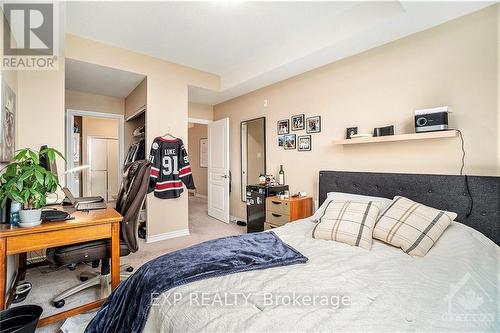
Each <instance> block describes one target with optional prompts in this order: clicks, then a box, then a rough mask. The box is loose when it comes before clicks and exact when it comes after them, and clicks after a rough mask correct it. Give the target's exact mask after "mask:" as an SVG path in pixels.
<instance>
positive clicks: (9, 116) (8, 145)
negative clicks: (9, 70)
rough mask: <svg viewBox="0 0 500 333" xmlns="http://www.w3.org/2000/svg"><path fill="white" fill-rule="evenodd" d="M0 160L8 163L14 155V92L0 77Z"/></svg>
mask: <svg viewBox="0 0 500 333" xmlns="http://www.w3.org/2000/svg"><path fill="white" fill-rule="evenodd" d="M0 80H1V82H2V91H1V96H0V99H1V103H0V104H1V105H0V107H1V109H0V162H5V163H8V162H10V160H11V159H12V157H14V150H15V139H16V132H15V131H16V94H15V93H14V91H13V90H12V89H11V88H10V86H9V85H8V84H7V82H6V81H5V80H4V79H3V78H1V79H0Z"/></svg>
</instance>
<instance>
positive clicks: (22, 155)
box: [14, 149, 28, 161]
mask: <svg viewBox="0 0 500 333" xmlns="http://www.w3.org/2000/svg"><path fill="white" fill-rule="evenodd" d="M27 153H28V149H21V150H20V151H19V153H17V155H16V156H15V157H14V160H16V161H19V160H21V159H22V158H23V157H24V156H26V154H27Z"/></svg>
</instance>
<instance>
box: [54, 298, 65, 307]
mask: <svg viewBox="0 0 500 333" xmlns="http://www.w3.org/2000/svg"><path fill="white" fill-rule="evenodd" d="M65 303H66V302H65V301H64V300H63V299H62V300H60V301H57V302H52V304H54V306H55V307H56V308H58V309H59V308H62V307H63V306H64V304H65Z"/></svg>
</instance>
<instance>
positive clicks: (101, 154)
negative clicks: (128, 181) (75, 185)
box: [87, 137, 119, 201]
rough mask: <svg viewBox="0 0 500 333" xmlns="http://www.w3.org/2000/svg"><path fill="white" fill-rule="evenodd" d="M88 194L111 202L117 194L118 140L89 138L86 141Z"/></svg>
mask: <svg viewBox="0 0 500 333" xmlns="http://www.w3.org/2000/svg"><path fill="white" fill-rule="evenodd" d="M87 150H88V152H87V153H88V159H89V161H88V162H89V169H88V174H89V178H88V180H89V181H88V192H89V196H101V197H103V198H104V199H105V200H106V201H113V200H115V199H116V196H117V194H118V185H119V184H118V170H119V167H118V154H119V152H118V140H117V139H114V138H98V137H89V139H88V147H87Z"/></svg>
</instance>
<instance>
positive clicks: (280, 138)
mask: <svg viewBox="0 0 500 333" xmlns="http://www.w3.org/2000/svg"><path fill="white" fill-rule="evenodd" d="M284 143H285V136H284V135H278V147H283V146H284Z"/></svg>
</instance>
